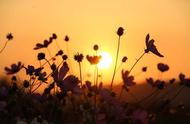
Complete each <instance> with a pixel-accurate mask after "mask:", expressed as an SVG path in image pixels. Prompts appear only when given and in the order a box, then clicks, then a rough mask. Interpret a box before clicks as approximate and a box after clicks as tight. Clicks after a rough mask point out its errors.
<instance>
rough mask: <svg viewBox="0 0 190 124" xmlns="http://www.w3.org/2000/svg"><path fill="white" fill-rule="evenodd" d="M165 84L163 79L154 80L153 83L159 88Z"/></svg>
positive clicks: (162, 87)
mask: <svg viewBox="0 0 190 124" xmlns="http://www.w3.org/2000/svg"><path fill="white" fill-rule="evenodd" d="M165 84H166V83H165V81H161V80H156V81H155V85H156V86H157V88H158V89H160V90H161V89H164V87H165Z"/></svg>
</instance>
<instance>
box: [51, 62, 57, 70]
mask: <svg viewBox="0 0 190 124" xmlns="http://www.w3.org/2000/svg"><path fill="white" fill-rule="evenodd" d="M56 69H57V66H56V64H55V63H53V64H52V65H51V70H52V71H55V70H56Z"/></svg>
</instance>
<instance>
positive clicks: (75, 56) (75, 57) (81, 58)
mask: <svg viewBox="0 0 190 124" xmlns="http://www.w3.org/2000/svg"><path fill="white" fill-rule="evenodd" d="M83 58H84V56H83V54H79V53H77V54H75V55H74V59H75V61H77V62H82V60H83Z"/></svg>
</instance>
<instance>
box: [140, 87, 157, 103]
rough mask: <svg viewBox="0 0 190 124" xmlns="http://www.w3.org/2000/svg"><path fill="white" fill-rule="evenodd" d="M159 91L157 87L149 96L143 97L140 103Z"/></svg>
mask: <svg viewBox="0 0 190 124" xmlns="http://www.w3.org/2000/svg"><path fill="white" fill-rule="evenodd" d="M157 91H158V89H156V90H155V91H153V92H152V93H151V94H149V95H148V96H146V97H144V98H142V99H141V100H140V101H139V102H138V104H140V103H142V102H143V101H145V100H146V99H148V98H149V97H151V96H153V95H154V94H155V93H156V92H157Z"/></svg>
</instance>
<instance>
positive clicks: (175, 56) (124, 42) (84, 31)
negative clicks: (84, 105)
mask: <svg viewBox="0 0 190 124" xmlns="http://www.w3.org/2000/svg"><path fill="white" fill-rule="evenodd" d="M119 26H122V27H123V28H124V29H125V33H124V35H123V36H122V38H121V47H120V48H121V49H120V53H119V59H120V60H121V58H122V57H123V56H127V57H128V61H127V63H126V64H124V65H123V66H122V68H123V69H129V68H130V67H131V66H132V64H133V63H134V62H135V61H136V59H137V58H138V57H139V56H140V55H141V54H142V52H143V50H144V49H145V36H146V34H147V33H150V36H151V37H152V38H154V39H155V44H156V46H157V48H158V50H159V51H160V52H161V53H162V54H163V55H164V56H165V57H164V58H159V57H157V56H155V55H153V54H151V53H150V54H148V55H146V56H144V58H143V59H142V60H141V61H140V62H139V63H138V65H137V66H136V67H135V69H134V70H133V71H132V74H134V75H135V74H138V73H139V72H140V71H141V67H143V66H148V72H147V73H146V74H141V75H139V76H136V80H141V81H143V80H144V78H145V77H149V76H152V77H155V78H158V76H159V75H160V74H159V72H158V70H157V66H156V65H157V63H158V62H163V63H166V64H168V65H169V66H170V70H169V71H168V72H166V73H165V74H163V75H162V78H166V79H168V78H172V77H177V76H178V74H179V73H180V72H183V73H185V74H186V75H187V76H188V77H190V54H189V53H190V0H0V48H2V47H3V45H4V43H5V41H6V35H7V33H9V32H11V33H13V36H14V39H13V40H12V41H10V42H9V43H8V45H7V47H6V49H5V51H4V52H3V53H2V54H0V74H1V75H4V67H5V66H9V65H10V64H12V63H15V62H17V61H22V62H24V63H25V65H28V64H35V65H37V64H38V62H37V59H36V55H37V53H38V51H34V50H33V48H34V47H35V44H36V43H38V42H39V43H42V42H43V40H44V39H47V38H49V36H51V34H52V33H56V34H57V35H58V39H57V41H58V43H59V45H60V46H61V48H62V49H63V50H64V52H65V53H66V43H65V42H64V36H65V35H68V36H69V37H70V41H69V43H68V47H69V55H70V57H71V58H70V60H72V68H73V72H75V73H74V74H76V75H78V73H77V72H78V65H77V63H76V62H74V61H73V55H74V54H75V53H77V52H79V53H83V54H84V55H86V54H90V55H92V54H93V53H94V52H93V49H92V48H93V45H94V44H98V45H99V47H100V51H103V52H108V53H110V54H111V56H112V57H113V63H112V66H111V67H110V68H108V69H101V70H100V73H102V75H103V79H102V80H103V81H105V82H110V81H111V76H112V74H113V67H114V60H115V59H114V58H115V55H116V49H117V47H116V46H117V39H118V36H117V35H116V31H117V29H118V27H119ZM50 50H51V52H52V54H54V53H55V52H56V50H57V46H56V44H52V46H50ZM47 56H48V54H47ZM118 63H120V62H118ZM82 67H83V75H84V77H86V78H85V79H88V77H87V76H86V75H87V73H92V72H93V71H92V72H91V71H89V70H90V69H91V70H92V69H93V67H90V65H89V64H88V63H87V62H86V60H85V62H84V63H83V65H82ZM116 80H117V82H120V81H121V73H120V71H119V72H118V73H117V74H116Z"/></svg>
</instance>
